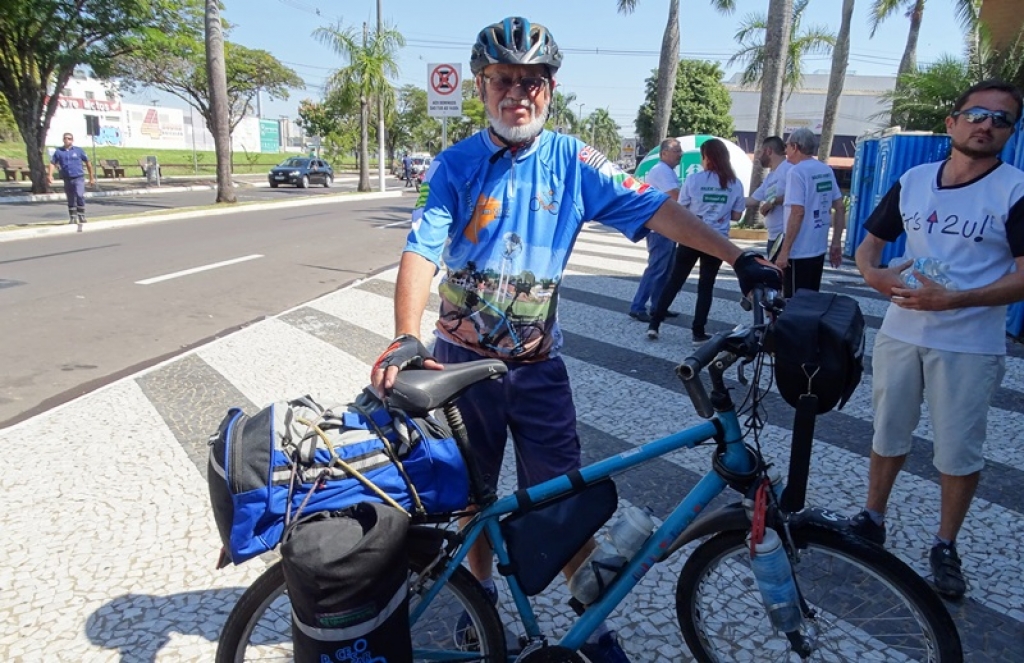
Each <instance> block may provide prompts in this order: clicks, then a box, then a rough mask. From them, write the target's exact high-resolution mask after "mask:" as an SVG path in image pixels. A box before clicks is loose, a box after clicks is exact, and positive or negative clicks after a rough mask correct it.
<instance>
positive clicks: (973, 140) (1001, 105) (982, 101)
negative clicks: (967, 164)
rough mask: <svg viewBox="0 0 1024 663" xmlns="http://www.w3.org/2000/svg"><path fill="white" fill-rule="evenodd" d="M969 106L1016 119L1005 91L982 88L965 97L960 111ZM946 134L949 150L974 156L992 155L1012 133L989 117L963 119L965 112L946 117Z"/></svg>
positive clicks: (999, 150) (1010, 129)
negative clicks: (997, 112)
mask: <svg viewBox="0 0 1024 663" xmlns="http://www.w3.org/2000/svg"><path fill="white" fill-rule="evenodd" d="M973 108H978V109H983V110H990V111H1003V112H1005V113H1006V114H1007V115H1008V116H1009V117H1010V119H1011V120H1014V121H1015V120H1016V119H1017V104H1016V102H1015V101H1014V100H1013V97H1011V96H1010V95H1009V94H1007V93H1006V92H1001V91H999V90H982V91H981V92H975V93H974V94H972V95H971V96H969V97H967V101H966V102H964V105H963V107H962V108H961V109H960V110H961V112H963V111H967V110H970V109H973ZM946 133H948V134H949V137H950V138H951V139H952V141H953V149H954V150H956V151H957V152H960V153H962V154H964V155H966V156H969V157H973V158H975V159H984V158H988V157H994V156H996V155H997V154H999V153H1000V152H1001V151H1002V149H1003V146H1004V145H1006V141H1008V140H1009V139H1010V136H1011V135H1012V134H1013V127H1012V126H1009V127H1003V128H1000V127H996V126H995V125H994V124H993V122H992V119H991V118H985V119H983V120H982V121H981V122H978V123H977V124H972V123H971V122H968V121H967V117H966V116H965V115H960V116H959V117H952V116H950V117H947V118H946Z"/></svg>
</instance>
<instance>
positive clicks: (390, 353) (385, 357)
mask: <svg viewBox="0 0 1024 663" xmlns="http://www.w3.org/2000/svg"><path fill="white" fill-rule="evenodd" d="M433 358H434V357H433V356H431V354H430V352H428V351H427V349H426V348H425V347H423V344H422V343H420V339H418V338H416V337H415V336H413V335H412V334H402V335H401V336H399V337H397V338H396V339H395V340H393V341H391V345H389V346H388V349H387V350H385V351H384V352H382V353H381V355H380V357H377V361H376V362H374V364H373V370H377V369H378V368H379V369H381V370H384V371H386V370H387V369H388V368H389V367H391V366H397V367H398V370H402V369H404V368H406V367H408V366H412V367H413V368H423V362H424V361H426V360H427V359H433Z"/></svg>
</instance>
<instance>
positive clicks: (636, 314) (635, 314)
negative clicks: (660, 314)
mask: <svg viewBox="0 0 1024 663" xmlns="http://www.w3.org/2000/svg"><path fill="white" fill-rule="evenodd" d="M629 317H631V318H633V319H634V320H639V321H640V322H650V321H651V316H650V315H648V314H647V311H630V312H629Z"/></svg>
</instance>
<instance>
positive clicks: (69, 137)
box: [64, 134, 75, 147]
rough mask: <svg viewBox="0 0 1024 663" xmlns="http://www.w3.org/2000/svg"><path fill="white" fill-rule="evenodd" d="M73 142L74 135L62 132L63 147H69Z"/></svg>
mask: <svg viewBox="0 0 1024 663" xmlns="http://www.w3.org/2000/svg"><path fill="white" fill-rule="evenodd" d="M74 142H75V138H74V136H72V135H71V134H64V147H71V144H72V143H74Z"/></svg>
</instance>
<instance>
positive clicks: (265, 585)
mask: <svg viewBox="0 0 1024 663" xmlns="http://www.w3.org/2000/svg"><path fill="white" fill-rule="evenodd" d="M430 561H431V560H428V559H416V558H413V559H410V561H409V566H410V569H411V571H412V573H413V576H412V578H411V581H410V586H412V585H413V584H414V580H415V579H416V578H417V577H418V576H419V575H420V574H421V573H422V572H423V569H424V568H425V567H426V566H427V564H428V563H429V562H430ZM432 575H435V576H436V574H432ZM428 584H429V583H428ZM426 586H427V585H426V584H425V585H424V588H425V587H426ZM416 597H417V595H411V596H410V609H411V607H412V606H414V605H416ZM463 611H465V613H466V614H468V615H469V618H470V620H471V622H472V624H473V628H474V629H475V635H476V643H475V645H476V646H477V647H478V651H479V656H473V655H472V650H468V647H466V646H463V647H462V648H460V647H459V646H458V645H457V644H455V642H454V633H455V626H456V622H457V621H458V620H459V618H460V616H461V615H462V614H463ZM254 636H255V640H256V641H255V642H252V641H251V640H252V639H253V637H254ZM291 638H292V634H291V604H290V602H289V601H288V596H287V591H286V589H285V582H284V569H283V567H282V566H281V562H277V563H275V564H273V565H272V566H270V567H269V568H268V569H267V570H266V571H264V572H263V574H261V575H260V577H259V578H257V579H256V580H255V582H253V584H252V585H250V586H249V588H248V589H247V590H245V593H243V594H242V596H241V598H239V600H238V603H236V604H235V607H234V608H233V609H232V610H231V614H229V615H228V618H227V621H226V622H224V628H223V629H222V630H221V636H220V641H219V642H218V644H217V656H216V659H215V660H216V662H217V663H243V662H244V661H253V660H259V661H281V662H283V661H291V660H293V657H292V643H291ZM412 639H413V649H414V656H413V660H414V661H426V660H433V661H437V660H451V661H484V662H486V663H499V662H501V661H504V660H505V646H506V645H505V630H504V628H503V627H502V625H501V619H500V617H499V616H498V611H497V609H496V608H495V606H493V605H492V604H491V602H490V600H488V598H487V595H486V593H485V592H484V590H483V588H482V587H481V586H480V583H479V582H477V580H476V579H475V578H474V577H473V575H472V574H471V573H470V572H469V571H468V570H467V569H465V568H464V567H461V566H460V567H458V568H456V569H455V573H454V574H452V577H451V578H450V579H449V580H448V583H447V585H446V586H445V588H444V589H442V590H441V593H440V594H438V596H437V597H436V598H435V599H434V601H433V603H432V604H431V605H430V607H429V608H428V610H427V612H426V613H424V615H423V617H421V618H420V619H419V620H418V621H417V622H416V624H415V625H414V626H413V628H412Z"/></svg>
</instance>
